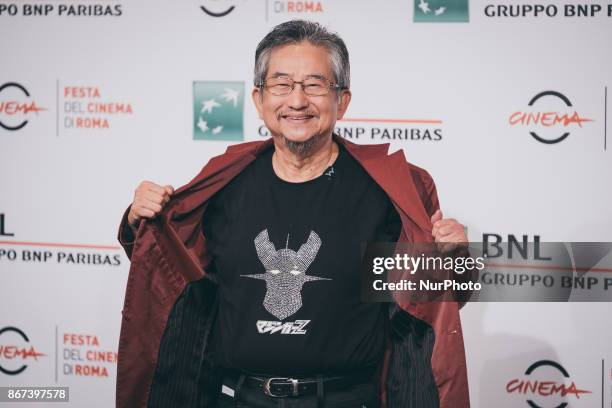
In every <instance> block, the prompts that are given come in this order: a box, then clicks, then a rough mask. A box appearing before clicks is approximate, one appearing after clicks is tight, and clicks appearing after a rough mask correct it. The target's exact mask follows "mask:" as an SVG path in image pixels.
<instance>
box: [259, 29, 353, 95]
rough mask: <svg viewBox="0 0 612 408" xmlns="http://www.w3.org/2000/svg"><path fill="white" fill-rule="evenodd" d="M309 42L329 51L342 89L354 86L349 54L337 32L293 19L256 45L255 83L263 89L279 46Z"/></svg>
mask: <svg viewBox="0 0 612 408" xmlns="http://www.w3.org/2000/svg"><path fill="white" fill-rule="evenodd" d="M303 41H307V42H309V43H310V44H312V45H315V46H318V47H323V48H325V49H326V50H327V51H328V52H329V57H330V60H331V65H332V71H333V74H334V81H335V82H336V84H338V85H339V86H340V88H339V89H348V88H349V87H350V84H351V72H350V65H349V54H348V50H347V48H346V45H345V44H344V41H342V38H340V36H339V35H338V34H336V33H332V32H330V31H328V30H327V29H326V28H325V27H323V26H322V25H320V24H319V23H315V22H312V21H305V20H291V21H287V22H285V23H282V24H279V25H277V26H276V27H274V28H273V29H272V31H270V32H269V33H268V34H267V35H266V36H265V37H264V38H263V40H261V41H260V43H259V45H257V50H256V51H255V73H254V74H255V75H254V79H253V83H254V84H255V86H256V87H261V86H262V84H263V81H264V80H265V79H266V75H267V73H268V65H269V62H270V54H271V53H272V50H273V49H274V48H276V47H280V46H283V45H288V44H298V43H301V42H303Z"/></svg>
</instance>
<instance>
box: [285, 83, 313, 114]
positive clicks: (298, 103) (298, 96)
mask: <svg viewBox="0 0 612 408" xmlns="http://www.w3.org/2000/svg"><path fill="white" fill-rule="evenodd" d="M287 105H288V106H289V107H290V108H291V109H304V108H306V107H307V106H308V96H306V94H305V93H304V88H303V87H302V84H300V83H297V84H294V86H293V91H291V93H290V94H289V95H287Z"/></svg>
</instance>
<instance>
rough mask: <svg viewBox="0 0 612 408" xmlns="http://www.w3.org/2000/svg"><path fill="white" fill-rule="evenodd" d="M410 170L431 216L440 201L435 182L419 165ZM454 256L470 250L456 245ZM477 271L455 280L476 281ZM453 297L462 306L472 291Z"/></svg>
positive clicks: (459, 293)
mask: <svg viewBox="0 0 612 408" xmlns="http://www.w3.org/2000/svg"><path fill="white" fill-rule="evenodd" d="M410 167H411V168H410V171H411V174H412V179H413V180H414V183H415V185H416V187H417V191H418V192H419V196H420V198H421V202H422V203H423V206H424V207H425V210H426V211H427V214H428V215H429V216H430V217H431V216H432V215H433V214H434V213H435V212H436V211H437V210H439V209H440V202H439V200H438V192H437V190H436V184H435V182H434V180H433V178H432V177H431V175H430V174H429V173H428V172H427V171H426V170H425V169H422V168H420V167H417V166H415V165H413V164H411V165H410ZM450 255H451V256H453V257H455V258H459V257H462V258H468V257H471V254H470V251H469V249H468V248H467V247H465V246H460V247H458V248H457V249H456V250H455V251H454V252H452V253H451V254H450ZM478 277H479V272H478V269H477V268H473V269H471V270H468V271H466V272H465V273H463V274H461V275H455V279H456V280H457V282H460V283H461V282H468V281H472V282H477V281H478ZM453 295H454V298H455V300H456V301H457V302H458V303H459V307H460V308H461V307H463V306H464V305H465V304H466V303H467V302H468V301H469V300H470V298H471V296H472V291H460V292H454V294H453Z"/></svg>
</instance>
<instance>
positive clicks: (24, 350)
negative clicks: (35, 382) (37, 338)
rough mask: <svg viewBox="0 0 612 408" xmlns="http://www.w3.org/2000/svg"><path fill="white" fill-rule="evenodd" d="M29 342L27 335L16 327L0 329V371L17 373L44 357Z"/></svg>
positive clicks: (10, 373)
mask: <svg viewBox="0 0 612 408" xmlns="http://www.w3.org/2000/svg"><path fill="white" fill-rule="evenodd" d="M45 356H46V354H43V353H41V352H39V351H37V350H36V348H35V347H34V346H33V345H32V344H30V339H29V337H28V336H27V335H26V334H25V333H24V332H23V331H22V330H20V329H18V328H17V327H11V326H8V327H4V328H2V329H0V372H2V373H4V374H6V375H18V374H21V373H22V372H23V371H25V369H26V368H28V364H29V363H31V362H38V361H39V357H45Z"/></svg>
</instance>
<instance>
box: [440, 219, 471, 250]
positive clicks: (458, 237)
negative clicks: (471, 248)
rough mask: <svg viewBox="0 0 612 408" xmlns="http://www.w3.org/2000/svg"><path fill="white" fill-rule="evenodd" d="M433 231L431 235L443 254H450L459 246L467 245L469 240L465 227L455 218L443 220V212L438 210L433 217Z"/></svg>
mask: <svg viewBox="0 0 612 408" xmlns="http://www.w3.org/2000/svg"><path fill="white" fill-rule="evenodd" d="M431 223H432V224H433V229H432V230H431V235H432V236H433V237H434V240H435V241H436V242H437V243H438V248H439V249H440V251H442V252H450V251H453V250H454V249H455V248H457V246H458V245H467V242H468V239H467V235H465V227H464V226H463V224H461V223H459V222H458V221H457V220H456V219H454V218H443V215H442V211H440V210H437V211H436V212H435V213H434V215H432V216H431Z"/></svg>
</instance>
